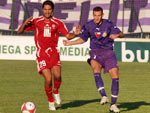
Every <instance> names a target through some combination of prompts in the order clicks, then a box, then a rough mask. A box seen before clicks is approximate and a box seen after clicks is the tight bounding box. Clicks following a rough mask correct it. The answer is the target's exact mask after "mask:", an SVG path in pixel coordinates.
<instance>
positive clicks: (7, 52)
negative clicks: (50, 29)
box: [0, 0, 150, 113]
mask: <svg viewBox="0 0 150 113" xmlns="http://www.w3.org/2000/svg"><path fill="white" fill-rule="evenodd" d="M43 1H44V0H0V113H20V109H21V105H22V104H23V103H24V102H26V101H32V102H34V103H35V104H36V106H37V112H36V113H49V110H48V103H47V97H46V95H45V93H44V89H43V78H42V77H41V76H39V74H38V73H37V69H36V62H35V60H36V57H35V54H36V47H35V44H34V32H33V31H32V32H25V33H23V34H22V35H18V34H17V30H18V28H19V26H20V25H21V24H22V23H23V22H24V21H25V20H26V19H27V18H28V17H30V16H33V18H36V17H39V16H40V15H42V3H43ZM53 1H54V3H55V9H54V16H55V17H56V18H59V19H61V20H62V21H63V22H64V23H65V24H66V26H67V28H68V30H69V31H70V32H72V31H73V30H74V28H75V26H76V25H78V24H80V25H81V26H82V25H84V24H85V23H86V22H87V21H88V20H91V19H92V18H93V16H92V10H93V8H94V7H95V6H101V7H102V8H103V9H104V18H106V19H109V20H111V21H112V22H113V23H114V24H115V25H116V26H118V27H119V28H120V30H122V31H123V33H124V34H125V38H121V39H119V38H118V39H116V40H115V43H114V51H115V53H116V57H117V60H118V65H119V76H120V77H119V79H120V86H119V87H120V91H119V98H118V103H117V104H118V107H119V108H120V110H121V112H123V113H150V90H149V86H150V82H149V80H150V71H149V67H150V63H149V62H150V0H53ZM77 38H79V37H77ZM63 39H65V37H63V36H61V34H60V38H59V42H58V49H59V52H60V58H61V61H62V62H61V63H62V80H63V82H62V86H61V88H60V94H61V97H62V100H63V101H62V105H61V106H56V107H57V110H56V113H106V112H109V106H110V104H107V105H105V106H100V104H99V101H100V99H101V97H100V95H99V93H98V92H97V89H96V86H95V82H94V77H93V73H92V70H91V68H90V66H89V65H88V64H87V62H86V60H87V58H89V40H88V42H86V43H84V44H82V45H76V46H67V47H65V46H64V45H63V43H62V40H63ZM102 77H103V80H104V83H105V89H106V92H107V95H108V97H109V99H110V95H111V94H110V93H111V92H110V90H111V78H110V76H109V75H108V74H106V75H104V74H103V72H102Z"/></svg>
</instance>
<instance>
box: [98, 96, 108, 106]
mask: <svg viewBox="0 0 150 113" xmlns="http://www.w3.org/2000/svg"><path fill="white" fill-rule="evenodd" d="M108 102H109V100H108V97H106V96H103V97H102V99H101V101H100V104H101V105H104V104H106V103H108Z"/></svg>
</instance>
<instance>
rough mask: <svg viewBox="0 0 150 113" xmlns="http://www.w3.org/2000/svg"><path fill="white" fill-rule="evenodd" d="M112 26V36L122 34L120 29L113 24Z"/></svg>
mask: <svg viewBox="0 0 150 113" xmlns="http://www.w3.org/2000/svg"><path fill="white" fill-rule="evenodd" d="M110 24H111V25H110V34H119V33H120V32H121V31H120V29H119V28H118V27H117V26H115V25H114V24H113V23H112V22H111V23H110Z"/></svg>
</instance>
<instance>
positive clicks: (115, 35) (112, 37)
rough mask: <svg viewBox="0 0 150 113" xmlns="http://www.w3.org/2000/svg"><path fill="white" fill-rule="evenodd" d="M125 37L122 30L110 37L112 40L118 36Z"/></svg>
mask: <svg viewBox="0 0 150 113" xmlns="http://www.w3.org/2000/svg"><path fill="white" fill-rule="evenodd" d="M118 37H119V38H123V37H124V34H123V33H122V32H120V33H119V34H111V35H110V36H109V38H111V39H112V40H114V39H116V38H118Z"/></svg>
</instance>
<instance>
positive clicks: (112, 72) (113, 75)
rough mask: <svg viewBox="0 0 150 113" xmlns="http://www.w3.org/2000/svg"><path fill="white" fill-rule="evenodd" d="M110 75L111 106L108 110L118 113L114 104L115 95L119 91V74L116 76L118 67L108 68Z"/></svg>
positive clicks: (115, 100) (116, 95)
mask: <svg viewBox="0 0 150 113" xmlns="http://www.w3.org/2000/svg"><path fill="white" fill-rule="evenodd" d="M109 73H110V76H111V78H112V86H111V107H110V110H111V111H113V112H115V113H119V112H120V110H119V108H117V106H116V102H117V97H118V93H119V76H118V68H112V69H110V70H109Z"/></svg>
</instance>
